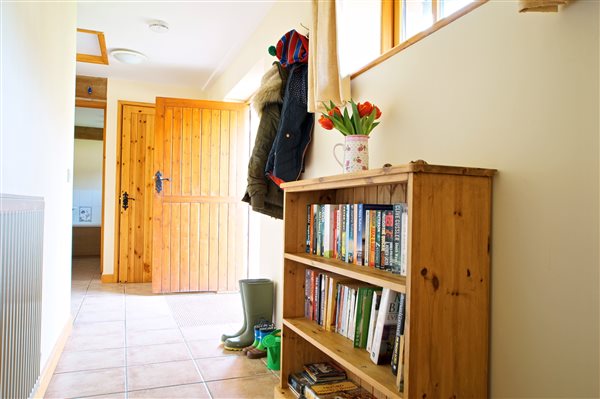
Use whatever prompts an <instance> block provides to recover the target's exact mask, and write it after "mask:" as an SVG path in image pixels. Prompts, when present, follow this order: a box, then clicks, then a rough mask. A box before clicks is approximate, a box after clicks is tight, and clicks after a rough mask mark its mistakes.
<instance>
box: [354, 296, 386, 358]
mask: <svg viewBox="0 0 600 399" xmlns="http://www.w3.org/2000/svg"><path fill="white" fill-rule="evenodd" d="M375 290H381V288H379V287H372V286H363V287H359V288H358V294H357V306H356V321H355V325H356V327H355V330H354V331H355V333H354V347H355V348H366V347H367V338H368V334H369V321H370V318H371V303H372V302H373V292H374V291H375Z"/></svg>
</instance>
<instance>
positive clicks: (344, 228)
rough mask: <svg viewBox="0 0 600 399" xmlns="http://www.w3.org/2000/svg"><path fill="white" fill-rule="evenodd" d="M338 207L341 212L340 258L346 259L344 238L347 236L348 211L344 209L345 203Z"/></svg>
mask: <svg viewBox="0 0 600 399" xmlns="http://www.w3.org/2000/svg"><path fill="white" fill-rule="evenodd" d="M340 209H341V212H342V225H341V227H340V229H341V231H342V236H341V248H342V250H341V251H340V256H341V257H340V260H342V261H344V262H345V261H346V248H347V245H346V238H347V237H348V212H347V209H346V204H342V205H340Z"/></svg>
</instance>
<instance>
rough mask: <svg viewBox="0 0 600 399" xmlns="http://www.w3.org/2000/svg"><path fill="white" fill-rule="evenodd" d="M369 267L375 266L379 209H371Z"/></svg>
mask: <svg viewBox="0 0 600 399" xmlns="http://www.w3.org/2000/svg"><path fill="white" fill-rule="evenodd" d="M369 214H370V216H369V267H370V268H375V258H376V256H375V249H376V248H375V238H376V232H377V211H376V210H369Z"/></svg>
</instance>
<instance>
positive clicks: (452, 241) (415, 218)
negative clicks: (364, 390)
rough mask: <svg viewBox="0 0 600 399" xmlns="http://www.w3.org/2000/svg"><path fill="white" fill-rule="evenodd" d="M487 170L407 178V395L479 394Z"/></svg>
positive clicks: (484, 365)
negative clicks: (483, 173) (477, 174)
mask: <svg viewBox="0 0 600 399" xmlns="http://www.w3.org/2000/svg"><path fill="white" fill-rule="evenodd" d="M490 224H491V178H489V177H472V176H458V175H437V174H427V173H415V174H414V175H413V176H412V177H411V182H410V183H409V236H410V238H409V248H410V249H409V268H410V270H409V273H408V279H407V292H408V298H407V300H408V302H407V306H408V308H407V309H408V312H407V314H408V317H407V330H406V334H407V338H406V339H407V341H406V345H407V362H408V365H407V370H406V372H407V379H408V381H407V383H406V386H405V389H406V390H405V392H406V393H407V396H408V397H419V398H420V397H453V396H454V395H456V397H486V396H487V393H488V388H487V382H488V335H489V285H490V281H489V278H490V254H489V245H488V242H489V234H490Z"/></svg>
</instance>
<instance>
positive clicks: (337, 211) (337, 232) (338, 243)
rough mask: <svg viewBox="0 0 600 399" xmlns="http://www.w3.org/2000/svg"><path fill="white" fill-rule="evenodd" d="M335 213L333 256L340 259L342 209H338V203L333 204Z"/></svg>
mask: <svg viewBox="0 0 600 399" xmlns="http://www.w3.org/2000/svg"><path fill="white" fill-rule="evenodd" d="M335 215H336V222H335V248H336V255H335V258H336V259H341V258H342V241H341V237H342V230H341V226H342V211H341V210H340V205H336V206H335Z"/></svg>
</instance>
